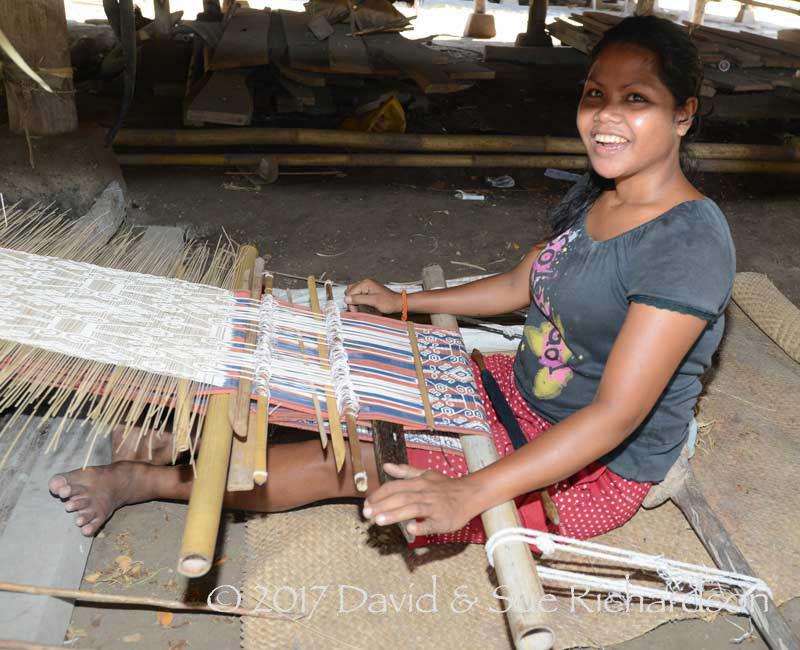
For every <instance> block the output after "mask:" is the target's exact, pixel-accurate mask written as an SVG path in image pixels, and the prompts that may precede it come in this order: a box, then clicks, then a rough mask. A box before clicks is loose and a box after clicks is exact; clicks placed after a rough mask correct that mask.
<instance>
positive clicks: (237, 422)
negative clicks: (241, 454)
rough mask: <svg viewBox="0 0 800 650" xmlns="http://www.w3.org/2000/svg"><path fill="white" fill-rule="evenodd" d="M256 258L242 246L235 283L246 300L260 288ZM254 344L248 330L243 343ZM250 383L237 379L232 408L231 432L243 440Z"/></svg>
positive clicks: (253, 250)
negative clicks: (237, 278)
mask: <svg viewBox="0 0 800 650" xmlns="http://www.w3.org/2000/svg"><path fill="white" fill-rule="evenodd" d="M257 258H258V251H257V250H256V248H255V246H243V247H242V252H241V260H240V267H239V273H241V276H240V277H239V280H238V282H237V283H236V291H237V292H241V293H243V292H247V294H248V295H247V297H248V298H255V299H258V298H259V297H260V294H261V292H260V291H259V292H258V294H256V291H255V290H256V288H257V287H258V288H260V286H261V284H262V283H261V278H260V277H259V278H256V274H255V265H256V260H257ZM255 342H256V330H255V328H253V327H251V328H249V330H248V332H247V335H246V336H245V343H246V344H248V345H250V346H252V345H255ZM252 388H253V386H252V382H251V381H250V380H249V379H246V378H244V377H241V378H240V379H239V386H238V387H237V389H236V399H235V401H234V404H233V407H234V411H233V419H232V424H233V431H234V433H236V435H237V436H239V437H241V438H244V437H246V436H247V422H248V417H249V413H250V394H251V391H252Z"/></svg>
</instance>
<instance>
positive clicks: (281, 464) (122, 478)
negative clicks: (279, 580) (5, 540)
mask: <svg viewBox="0 0 800 650" xmlns="http://www.w3.org/2000/svg"><path fill="white" fill-rule="evenodd" d="M361 447H362V456H363V458H364V466H365V468H366V470H367V476H368V481H369V487H370V489H369V491H368V492H367V494H369V493H370V492H372V491H373V490H375V489H376V488H377V487H378V472H377V468H376V466H375V457H374V453H373V450H372V445H371V444H369V443H363V442H362V443H361ZM201 453H202V452H201ZM267 470H268V471H269V479H268V480H267V482H266V484H264V485H263V486H256V488H255V489H253V490H251V491H249V492H226V493H225V500H224V507H225V508H228V509H232V510H249V511H252V512H279V511H282V510H290V509H292V508H296V507H298V506H302V505H306V504H308V503H313V502H314V501H322V500H324V499H333V498H338V497H363V496H366V495H365V494H364V493H360V492H357V491H356V489H355V486H354V485H353V470H352V464H351V462H350V458H349V454H348V457H347V460H346V461H345V464H344V467H343V468H342V471H341V472H340V473H339V474H337V473H336V465H335V462H334V458H333V454H332V453H331V452H330V447H328V450H327V451H323V449H322V448H321V446H320V443H319V441H318V440H311V441H307V442H298V443H286V444H277V445H273V446H271V447H270V451H269V466H268V468H267ZM49 488H50V492H52V493H53V495H55V496H57V497H59V498H61V499H62V500H63V501H64V508H65V509H66V511H67V512H74V513H76V518H75V523H76V524H77V525H78V526H80V528H81V532H82V533H83V534H84V535H86V536H91V535H94V534H95V533H97V531H98V530H99V529H100V527H101V526H102V525H103V524H104V523H105V522H106V521H107V520H108V518H109V517H110V516H111V514H112V513H113V512H114V511H115V510H116V509H117V508H120V507H122V506H125V505H129V504H132V503H143V502H145V501H153V500H155V499H169V500H174V501H188V500H189V496H190V494H191V491H192V468H191V466H189V465H181V466H177V467H159V466H156V465H151V464H149V463H143V462H135V461H119V462H115V463H112V464H111V465H102V466H99V467H88V468H86V469H85V470H75V471H72V472H67V473H64V474H56V475H55V476H53V478H51V479H50V482H49Z"/></svg>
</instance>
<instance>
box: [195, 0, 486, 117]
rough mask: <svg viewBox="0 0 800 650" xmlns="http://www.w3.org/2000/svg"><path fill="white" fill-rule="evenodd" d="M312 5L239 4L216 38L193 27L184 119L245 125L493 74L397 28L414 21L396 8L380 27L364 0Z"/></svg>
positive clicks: (374, 103) (376, 102)
mask: <svg viewBox="0 0 800 650" xmlns="http://www.w3.org/2000/svg"><path fill="white" fill-rule="evenodd" d="M380 1H383V0H380ZM377 2H378V0H370V3H371V4H372V5H374V4H376V3H377ZM385 4H386V5H387V6H388V7H391V5H389V3H388V2H387V3H385ZM307 8H308V11H306V12H294V11H284V10H279V11H271V10H270V9H269V8H267V9H264V10H256V9H251V8H248V7H245V6H240V5H233V9H232V10H231V11H229V12H228V13H227V14H226V15H225V18H224V20H223V22H222V23H221V24H218V27H219V28H220V29H219V31H218V32H217V34H215V35H214V37H213V38H209V37H208V33H209V29H208V26H207V25H205V26H202V27H203V29H202V30H200V29H197V30H193V31H195V34H196V45H195V56H194V57H193V63H192V64H191V65H190V74H189V82H188V84H187V97H186V110H185V122H186V123H187V124H189V125H202V124H226V125H232V126H242V125H247V124H251V123H253V122H254V121H256V122H269V121H270V119H272V118H275V117H276V116H280V115H281V114H286V113H303V114H307V115H309V116H312V117H315V116H316V117H319V116H336V115H338V116H342V115H348V114H352V113H363V112H366V111H369V110H372V109H374V108H377V107H379V106H380V105H381V104H383V103H384V102H385V101H387V100H388V99H389V98H390V97H392V96H395V97H397V98H398V99H400V100H401V102H402V101H403V100H404V99H405V100H407V101H410V100H411V99H412V98H413V96H415V95H421V94H427V93H451V92H457V91H460V90H464V89H466V88H469V87H470V86H472V85H473V84H474V82H475V81H476V80H479V79H493V78H494V72H493V71H492V70H490V69H489V68H486V67H484V66H482V65H479V64H478V63H476V62H473V61H470V60H465V59H463V58H456V57H454V56H452V55H451V54H449V53H447V52H444V51H442V50H436V49H434V48H432V47H428V46H426V45H424V44H423V43H421V42H418V41H412V40H409V39H407V38H405V37H404V36H403V35H402V34H400V33H398V32H399V31H402V29H404V28H405V27H406V26H407V24H408V21H407V20H406V19H405V17H404V16H402V14H400V13H399V12H396V11H395V10H393V9H391V11H394V15H393V14H391V13H389V14H387V15H388V18H387V19H386V21H385V22H384V23H383V24H378V25H377V26H375V20H373V21H372V22H369V21H367V20H366V19H365V18H364V16H365V15H367V14H366V11H365V8H364V6H363V5H360V7H359V9H358V10H357V11H355V12H353V14H351V13H350V10H349V8H348V7H347V5H344V10H343V11H341V9H342V5H337V7H336V9H339V10H338V11H337V10H331V8H330V7H329V8H328V10H327V11H321V10H320V8H319V5H316V6H315V5H308V6H307ZM377 13H379V12H373V14H371V15H372V16H374V15H375V14H377ZM397 16H400V18H399V19H398V18H397ZM195 26H198V24H197V23H195ZM254 115H255V118H254Z"/></svg>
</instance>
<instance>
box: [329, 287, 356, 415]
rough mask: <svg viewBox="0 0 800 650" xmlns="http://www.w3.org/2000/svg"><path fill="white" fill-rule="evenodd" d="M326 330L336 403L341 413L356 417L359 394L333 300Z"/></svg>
mask: <svg viewBox="0 0 800 650" xmlns="http://www.w3.org/2000/svg"><path fill="white" fill-rule="evenodd" d="M325 325H326V327H325V330H326V336H327V341H328V355H329V357H330V363H331V376H332V377H333V388H334V390H335V391H336V403H337V405H338V407H339V413H341V414H343V415H351V416H353V417H356V416H357V415H358V411H359V404H358V395H356V391H355V388H353V378H352V376H351V375H350V363H349V361H348V357H347V350H345V348H344V338H343V337H344V334H343V332H342V319H341V317H340V316H339V309H338V308H337V307H336V303H335V302H334V301H333V300H329V301H328V302H327V304H326V305H325Z"/></svg>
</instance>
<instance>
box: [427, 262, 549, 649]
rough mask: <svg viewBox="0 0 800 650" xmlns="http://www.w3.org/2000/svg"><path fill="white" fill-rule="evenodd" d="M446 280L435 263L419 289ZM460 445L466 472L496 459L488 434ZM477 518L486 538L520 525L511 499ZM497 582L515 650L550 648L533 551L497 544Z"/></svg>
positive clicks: (442, 319) (445, 318)
mask: <svg viewBox="0 0 800 650" xmlns="http://www.w3.org/2000/svg"><path fill="white" fill-rule="evenodd" d="M445 287H447V283H446V282H445V279H444V272H443V271H442V267H441V266H439V265H433V266H426V267H425V268H424V269H423V270H422V288H423V289H426V290H430V289H444V288H445ZM431 322H432V323H433V324H434V325H437V326H439V327H451V328H453V329H456V330H457V329H458V322H457V321H456V319H455V317H454V316H450V315H449V314H431ZM459 437H460V438H461V445H462V446H463V448H464V456H465V457H466V460H467V467H468V468H469V471H470V472H477V471H478V470H480V469H482V468H484V467H486V466H487V465H491V464H492V463H494V462H496V461H497V460H498V459H499V455H498V453H497V449H496V448H495V446H494V442H493V441H492V439H491V438H490V437H484V436H476V435H464V434H462V435H461V436H459ZM481 521H482V522H483V527H484V529H485V530H486V536H487V537H490V536H491V535H493V534H494V533H495V532H497V531H498V530H501V529H503V528H514V527H520V526H521V523H520V518H519V513H518V512H517V507H516V506H515V505H514V502H513V501H506V502H505V503H502V504H500V505H498V506H495V507H494V508H490V509H489V510H487V511H486V512H484V513H483V514H481ZM494 560H495V571H496V572H497V582H498V584H500V585H502V586H503V587H504V592H505V593H504V596H505V597H507V598H509V600H508V601H506V602H507V603H509V604H510V605H509V608H508V611H507V612H506V618H507V620H508V626H509V629H510V630H511V636H512V638H513V640H514V646H515V647H516V648H517V650H550V648H552V647H553V644H554V643H555V634H554V633H553V630H552V628H551V627H550V623H549V621H548V616H547V614H546V613H545V612H544V611H543V610H542V608H541V604H542V600H541V599H542V597H543V596H544V590H543V589H542V583H541V581H540V580H539V575H538V574H537V572H536V562H534V559H533V553H532V552H531V549H530V548H529V547H528V545H527V544H526V543H524V542H509V543H507V544H502V545H500V546H498V548H497V550H496V551H495V555H494Z"/></svg>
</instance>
